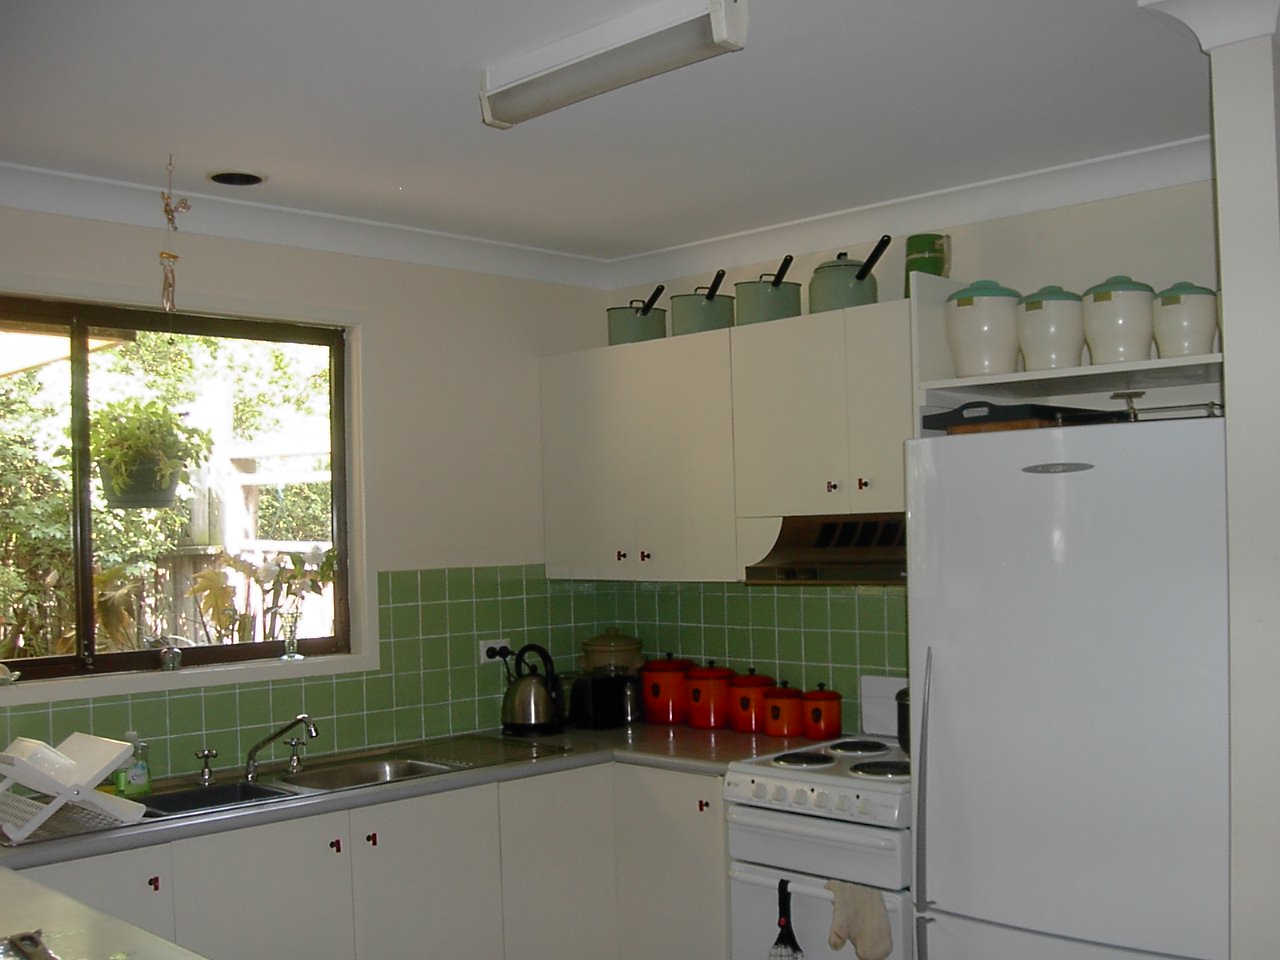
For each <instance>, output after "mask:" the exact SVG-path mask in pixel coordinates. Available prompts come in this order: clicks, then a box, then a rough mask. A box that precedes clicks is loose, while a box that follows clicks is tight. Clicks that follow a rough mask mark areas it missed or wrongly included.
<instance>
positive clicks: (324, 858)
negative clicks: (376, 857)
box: [171, 811, 355, 960]
mask: <svg viewBox="0 0 1280 960" xmlns="http://www.w3.org/2000/svg"><path fill="white" fill-rule="evenodd" d="M347 829H348V818H347V813H346V811H342V812H339V813H327V814H323V815H321V816H316V817H303V818H301V819H298V820H285V821H282V822H280V823H272V824H265V825H263V826H257V827H247V828H245V829H243V830H229V831H226V832H223V833H216V834H210V835H208V836H203V837H193V838H191V839H189V840H178V841H175V842H174V843H173V844H172V845H171V846H172V850H173V882H174V894H175V905H174V907H175V914H176V929H177V935H178V936H177V939H178V943H180V944H181V945H182V946H184V947H187V948H188V949H190V950H194V951H195V952H196V953H199V954H202V955H204V956H206V957H208V958H209V960H243V958H244V957H306V958H307V960H324V958H333V960H351V957H353V956H354V955H355V952H354V951H355V937H354V934H353V928H352V919H351V864H350V851H349V849H348V848H349V843H348V835H347Z"/></svg>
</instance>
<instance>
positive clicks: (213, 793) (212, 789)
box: [144, 780, 293, 815]
mask: <svg viewBox="0 0 1280 960" xmlns="http://www.w3.org/2000/svg"><path fill="white" fill-rule="evenodd" d="M288 796H293V794H292V793H290V792H289V791H288V790H283V789H281V788H280V787H269V786H266V785H264V784H260V783H246V782H244V781H243V780H238V781H236V782H235V783H214V784H211V785H209V786H207V787H190V788H188V789H185V790H174V791H170V792H168V793H156V794H152V795H151V796H149V797H147V798H146V799H145V800H144V802H145V803H146V805H147V809H149V810H151V811H153V812H155V813H158V814H161V815H173V814H177V813H195V812H198V811H203V810H213V809H215V808H217V807H231V806H238V805H240V804H244V803H256V802H258V801H261V800H274V799H276V798H277V797H288Z"/></svg>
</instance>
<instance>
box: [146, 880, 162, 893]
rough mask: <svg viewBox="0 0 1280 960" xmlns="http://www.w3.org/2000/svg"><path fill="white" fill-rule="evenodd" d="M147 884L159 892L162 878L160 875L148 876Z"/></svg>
mask: <svg viewBox="0 0 1280 960" xmlns="http://www.w3.org/2000/svg"><path fill="white" fill-rule="evenodd" d="M147 886H148V887H150V888H151V889H152V890H154V891H156V892H157V893H159V892H160V878H159V877H148V878H147Z"/></svg>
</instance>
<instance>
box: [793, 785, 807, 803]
mask: <svg viewBox="0 0 1280 960" xmlns="http://www.w3.org/2000/svg"><path fill="white" fill-rule="evenodd" d="M791 796H792V799H794V800H795V804H796V806H797V807H803V806H804V805H805V804H806V803H808V802H809V791H808V790H805V789H804V788H802V787H797V788H796V792H795V793H793V794H792V795H791Z"/></svg>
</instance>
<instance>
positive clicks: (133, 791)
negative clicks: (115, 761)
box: [115, 730, 151, 797]
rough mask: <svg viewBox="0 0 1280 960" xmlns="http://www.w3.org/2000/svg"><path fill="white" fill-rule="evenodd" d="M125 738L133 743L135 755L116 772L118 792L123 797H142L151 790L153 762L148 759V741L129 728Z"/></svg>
mask: <svg viewBox="0 0 1280 960" xmlns="http://www.w3.org/2000/svg"><path fill="white" fill-rule="evenodd" d="M124 738H125V739H126V740H128V741H129V742H130V743H132V744H133V756H131V757H130V758H129V760H128V761H127V762H126V763H125V765H124V766H123V767H121V768H120V769H119V770H117V771H116V772H115V781H116V793H117V794H118V795H120V796H123V797H140V796H143V795H144V794H148V793H150V792H151V764H150V762H149V761H148V760H147V742H146V741H145V740H141V739H139V737H138V732H137V731H136V730H129V731H128V732H126V733H125V735H124Z"/></svg>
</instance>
